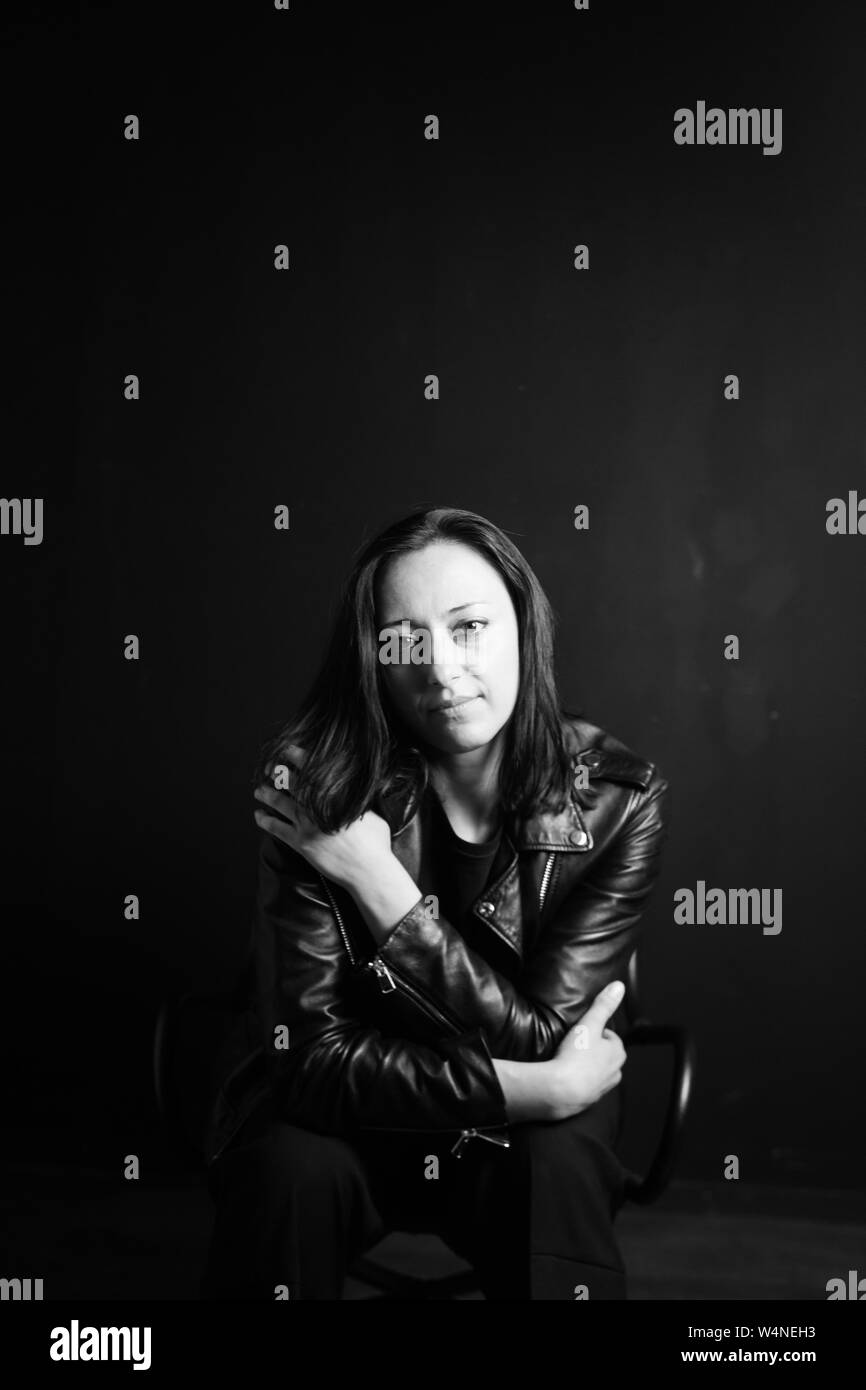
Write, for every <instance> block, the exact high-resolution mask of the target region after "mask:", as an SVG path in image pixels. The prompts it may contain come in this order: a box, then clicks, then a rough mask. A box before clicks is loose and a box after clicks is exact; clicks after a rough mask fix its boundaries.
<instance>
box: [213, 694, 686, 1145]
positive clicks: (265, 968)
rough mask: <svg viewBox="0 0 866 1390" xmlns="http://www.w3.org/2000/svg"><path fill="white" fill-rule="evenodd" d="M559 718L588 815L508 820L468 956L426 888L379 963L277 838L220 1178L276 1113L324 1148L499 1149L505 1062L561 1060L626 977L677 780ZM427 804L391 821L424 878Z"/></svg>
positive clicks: (223, 1129) (340, 908)
mask: <svg viewBox="0 0 866 1390" xmlns="http://www.w3.org/2000/svg"><path fill="white" fill-rule="evenodd" d="M563 722H564V728H565V735H566V739H567V744H568V748H569V751H570V752H571V754H572V758H573V765H574V767H575V769H577V767H578V766H579V765H580V764H581V763H582V764H584V765H585V766H586V767H587V769H588V772H589V779H590V783H589V785H590V792H589V797H590V798H592V800H593V804H592V805H591V806H586V807H584V806H581V805H580V804H579V802H578V799H577V796H576V795H575V794H574V792H573V793H572V798H571V801H570V804H569V806H568V807H567V808H566V809H565V810H564V811H562V812H561V813H559V814H540V815H535V816H533V817H531V818H530V819H527V820H523V821H522V822H520V823H516V824H514V823H512V826H511V829H510V831H507V832H506V835H505V836H504V837H503V850H502V851H501V854H504V860H503V859H502V858H500V860H499V861H497V862H498V863H499V864H500V866H501V872H496V866H494V873H493V876H492V878H491V881H490V882H489V884H488V886H487V888H486V889H485V891H484V893H483V895H482V897H481V899H480V900H479V901H478V902H476V903H475V905H474V907H473V908H472V920H473V922H477V923H478V926H477V928H476V931H475V937H474V941H475V947H474V948H473V947H470V946H469V945H468V944H467V942H466V941H465V940H464V938H463V936H461V934H460V933H458V931H457V930H456V929H455V928H454V927H453V926H452V925H451V923H449V922H448V921H447V920H446V919H445V918H444V917H442V916H441V915H439V916H438V918H437V917H435V916H433V915H431V911H430V904H429V902H428V901H426V900H425V898H424V897H423V896H421V895H420V892H419V901H418V903H417V904H416V905H415V906H414V907H413V908H412V909H411V910H410V911H409V912H408V913H407V914H406V916H405V917H404V918H403V919H402V920H401V921H400V922H399V923H398V924H397V925H396V927H395V928H394V930H393V931H392V932H391V934H390V935H389V936H388V938H387V940H386V941H385V942H384V943H383V944H381V945H380V946H379V947H378V950H377V949H376V945H375V942H374V940H373V938H372V936H371V934H370V933H369V931H368V929H367V926H366V924H365V923H364V921H363V918H362V917H361V915H360V913H359V912H358V910H357V907H356V906H355V904H354V902H353V900H352V898H351V897H350V895H349V894H348V893H347V892H345V891H344V890H342V889H340V888H339V887H337V886H336V885H335V884H332V883H329V882H327V881H326V880H325V879H324V878H323V877H322V876H321V875H320V874H319V873H318V872H317V871H316V870H315V869H313V868H312V867H311V865H309V864H308V862H307V861H306V860H305V859H303V857H302V856H301V855H299V854H298V853H297V852H296V851H294V850H292V849H290V848H289V847H288V846H287V845H285V844H284V843H282V842H281V841H279V840H277V839H275V838H274V837H273V836H271V835H269V834H267V833H263V835H262V843H261V850H260V859H259V892H258V904H257V913H256V920H255V926H254V928H253V939H252V957H253V961H254V966H255V971H254V973H255V980H254V984H253V986H252V988H251V991H250V998H249V1000H248V1003H247V1008H246V1011H245V1012H244V1014H243V1015H242V1016H241V1017H240V1018H239V1019H238V1021H237V1024H236V1026H235V1028H234V1029H233V1030H232V1032H231V1033H230V1035H229V1037H228V1040H227V1042H226V1044H225V1046H224V1048H223V1051H222V1054H221V1056H220V1058H219V1060H218V1064H217V1070H216V1076H215V1086H214V1099H213V1104H212V1106H211V1109H210V1113H209V1122H208V1130H207V1137H206V1159H207V1162H208V1163H212V1162H213V1161H214V1160H215V1159H216V1158H217V1157H218V1156H219V1155H220V1153H222V1151H223V1149H224V1148H225V1147H226V1145H227V1144H228V1143H229V1142H230V1140H231V1139H232V1137H233V1136H234V1135H235V1134H236V1133H237V1131H238V1129H239V1128H240V1126H241V1125H242V1124H243V1123H244V1122H245V1120H246V1119H247V1118H248V1117H249V1116H250V1115H251V1114H253V1113H254V1112H255V1111H256V1110H257V1109H258V1107H259V1106H260V1105H261V1104H262V1102H263V1100H264V1099H265V1098H266V1097H269V1098H270V1102H271V1104H272V1105H273V1106H274V1107H275V1112H276V1113H277V1114H278V1115H279V1116H280V1117H281V1118H284V1119H286V1120H289V1121H290V1122H292V1123H294V1124H298V1125H300V1126H303V1127H305V1128H308V1129H313V1130H318V1131H320V1132H323V1133H329V1134H340V1135H345V1136H351V1134H352V1133H353V1132H358V1131H364V1130H425V1131H426V1130H432V1131H443V1132H447V1131H453V1134H454V1137H455V1138H456V1139H457V1140H458V1144H459V1143H460V1142H465V1141H466V1140H467V1139H468V1138H470V1137H478V1138H490V1139H493V1140H494V1141H496V1142H502V1136H503V1135H507V1125H508V1120H507V1116H506V1112H505V1101H504V1096H503V1093H502V1088H501V1086H500V1084H499V1081H498V1079H497V1076H496V1072H495V1070H494V1067H493V1065H492V1061H491V1059H492V1058H493V1057H501V1058H509V1059H512V1060H515V1061H525V1062H531V1061H543V1060H545V1059H547V1058H549V1057H552V1056H553V1055H554V1054H555V1052H556V1049H557V1047H558V1045H559V1043H560V1041H561V1040H562V1038H563V1036H564V1034H565V1033H566V1032H567V1030H568V1029H569V1028H570V1027H571V1026H572V1025H573V1024H574V1023H576V1022H577V1021H578V1020H579V1019H580V1017H581V1015H582V1014H583V1013H584V1011H585V1010H586V1009H587V1008H588V1006H589V1004H590V1003H591V1002H592V1000H593V998H594V997H595V995H596V994H598V992H599V990H601V989H603V988H604V986H605V985H606V984H608V983H609V982H610V981H611V980H614V979H622V978H624V976H625V972H626V969H627V966H628V961H629V957H630V956H631V953H632V951H633V950H634V947H635V944H636V937H637V934H638V930H639V921H640V917H641V913H642V912H643V909H644V906H645V904H646V902H647V898H648V896H649V894H650V890H651V888H652V886H653V884H654V882H655V879H656V877H657V874H658V870H659V855H660V849H661V845H662V841H663V839H664V836H665V831H666V821H665V806H666V801H667V792H668V783H667V782H666V780H665V779H664V777H663V776H662V775H661V774H660V773H659V771H658V769H657V768H656V767H655V766H654V764H653V763H651V762H647V761H646V760H645V759H644V758H641V757H639V756H637V755H636V754H635V753H633V752H632V751H631V750H630V749H628V748H627V747H626V746H625V745H624V744H623V743H621V742H620V741H619V740H617V739H615V738H613V737H612V736H611V735H610V734H607V733H605V732H604V731H603V730H602V729H600V728H598V727H597V726H596V725H594V724H590V723H588V722H587V721H586V720H584V719H582V718H576V717H568V718H566V719H564V721H563ZM430 794H432V793H430V792H429V790H428V793H427V795H428V796H429V795H430ZM578 795H580V793H578ZM425 803H426V796H422V797H420V798H418V799H417V802H416V801H415V799H413V800H412V801H410V802H409V804H398V802H397V800H396V799H395V798H389V799H380V801H379V803H378V806H377V809H378V810H379V811H380V813H381V814H382V815H384V816H385V818H386V819H387V820H388V822H389V825H390V826H391V830H392V841H391V843H392V849H393V852H394V854H395V855H396V856H397V857H398V859H399V860H400V861H401V863H402V864H404V865H405V867H406V869H407V870H408V871H409V873H410V874H411V875H412V876H413V878H415V880H416V882H417V881H418V877H417V869H418V864H419V860H420V853H421V846H422V843H423V837H424V835H425V834H427V833H428V831H429V826H430V817H429V807H427V806H426V805H425ZM482 945H483V949H482ZM280 1025H284V1026H283V1027H282V1029H281V1028H280ZM286 1030H288V1036H287V1037H286ZM286 1042H287V1043H288V1046H285V1043H286Z"/></svg>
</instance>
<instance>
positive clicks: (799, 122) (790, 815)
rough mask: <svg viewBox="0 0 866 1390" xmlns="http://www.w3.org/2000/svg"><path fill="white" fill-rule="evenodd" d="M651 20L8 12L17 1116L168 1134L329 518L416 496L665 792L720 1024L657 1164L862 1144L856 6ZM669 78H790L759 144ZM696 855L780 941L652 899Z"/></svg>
mask: <svg viewBox="0 0 866 1390" xmlns="http://www.w3.org/2000/svg"><path fill="white" fill-rule="evenodd" d="M641 8H642V10H643V12H642V13H641V14H640V15H634V16H633V15H630V14H629V13H628V12H627V11H625V10H624V9H623V8H622V7H621V6H617V5H613V4H603V3H601V2H600V0H592V4H591V7H590V9H589V11H587V12H585V13H580V12H576V11H575V10H574V9H573V8H571V7H570V6H569V5H568V4H566V3H561V4H546V5H533V6H531V7H526V9H525V10H524V11H523V12H516V14H515V16H513V17H512V16H510V15H509V16H504V14H503V10H502V8H501V7H499V6H492V5H491V6H482V5H478V6H473V7H472V8H471V10H469V9H467V7H466V6H463V7H460V6H450V7H449V6H440V5H437V6H435V7H432V8H427V7H418V9H417V11H416V10H415V9H414V8H413V9H410V8H409V7H405V9H404V10H402V11H398V12H397V14H396V17H394V18H391V17H390V16H389V13H388V12H387V11H385V10H383V9H381V8H380V7H375V6H374V7H369V6H367V7H355V6H346V7H345V11H346V13H345V15H344V14H342V12H341V11H340V10H339V8H337V9H335V8H334V7H331V6H326V5H320V4H307V5H304V4H302V3H299V2H298V0H295V2H294V3H293V4H292V7H291V10H290V11H289V12H288V13H277V12H275V11H274V10H273V8H272V7H271V6H269V5H268V4H266V3H261V4H255V5H245V6H241V5H234V6H224V7H209V6H206V5H201V6H189V7H187V9H186V10H185V11H181V12H180V14H179V13H178V12H177V11H171V10H166V11H165V12H164V13H163V12H161V11H160V10H159V9H158V8H157V7H152V6H147V7H140V6H138V7H136V6H128V5H116V6H97V5H88V6H84V7H80V8H79V10H78V11H76V10H75V9H74V7H73V8H72V9H71V10H64V11H63V12H61V11H60V10H59V8H58V10H57V11H55V10H54V8H53V7H50V6H41V7H40V6H35V7H31V8H30V10H29V11H28V14H27V17H26V18H21V19H19V20H17V21H13V22H12V23H11V25H10V31H11V35H12V48H11V50H9V56H10V57H11V58H12V64H13V68H14V72H15V76H16V79H17V80H15V81H14V82H13V83H11V84H10V85H9V86H8V87H7V90H6V93H5V97H4V113H5V117H4V118H5V129H6V135H7V160H6V170H7V178H8V179H9V180H10V184H9V186H10V187H11V186H12V182H11V181H12V179H13V177H14V178H15V179H19V180H20V183H19V185H18V186H19V187H20V188H21V190H22V191H21V193H20V196H15V197H14V198H13V199H11V205H10V208H9V221H8V234H9V238H10V240H9V248H10V249H9V251H8V253H7V257H6V263H5V271H6V278H7V304H8V305H9V306H10V313H11V317H10V321H9V322H10V330H9V338H10V343H11V345H12V346H13V348H14V361H13V363H12V364H11V365H10V368H9V371H8V373H7V377H6V381H7V388H8V399H9V403H10V404H11V405H14V406H17V407H18V408H19V409H20V412H21V424H22V432H21V435H20V438H19V443H18V444H17V445H15V446H14V447H12V446H10V448H9V451H8V453H7V455H6V459H5V467H4V469H3V479H4V481H3V493H4V495H5V496H7V497H15V496H18V497H21V496H37V495H38V496H42V497H43V498H44V506H45V535H44V540H43V543H42V544H41V546H29V547H25V546H24V545H23V544H22V541H21V539H20V538H16V537H13V536H4V537H2V538H0V562H2V565H3V574H4V579H5V584H4V591H5V594H6V603H5V604H4V607H5V608H6V620H5V623H4V627H5V642H4V648H5V655H6V667H7V670H6V675H5V678H4V679H5V689H6V697H7V701H8V710H9V715H8V717H7V719H6V720H5V721H4V739H3V742H4V745H5V746H4V753H5V755H6V756H5V762H6V767H7V776H6V777H5V778H4V796H5V801H6V806H5V810H6V818H5V823H6V832H5V835H4V843H5V847H6V863H5V867H4V870H3V892H4V896H5V898H6V901H7V909H6V911H5V914H4V916H5V921H6V943H7V961H8V963H9V966H10V968H9V969H8V970H7V972H6V979H7V991H6V1007H5V1009H4V1043H3V1046H4V1056H5V1058H6V1062H7V1068H6V1077H7V1082H6V1089H7V1103H8V1105H9V1107H10V1111H9V1113H10V1115H11V1116H12V1118H13V1123H14V1124H15V1125H17V1127H18V1128H19V1129H20V1136H19V1140H18V1141H17V1142H18V1143H19V1145H20V1149H21V1151H22V1152H23V1151H25V1149H32V1150H34V1151H35V1152H41V1151H43V1150H50V1149H53V1150H59V1151H60V1152H62V1153H65V1154H70V1153H78V1154H84V1155H86V1156H87V1157H88V1158H89V1159H90V1160H91V1161H93V1162H96V1163H103V1162H107V1163H110V1164H114V1163H115V1162H117V1161H118V1160H117V1157H116V1155H117V1153H118V1152H120V1153H126V1152H136V1153H142V1152H145V1153H146V1152H147V1146H148V1144H149V1143H150V1142H152V1134H153V1129H154V1117H153V1112H152V1102H151V1096H150V1075H149V1051H148V1049H149V1028H150V1025H151V1023H152V1019H153V1014H154V1011H155V1008H156V1006H157V1004H158V1002H159V999H160V998H161V996H162V994H163V993H164V991H165V990H166V989H167V988H169V987H170V986H172V985H177V984H184V983H190V984H192V983H195V984H200V985H202V986H203V987H210V986H218V985H222V984H225V983H228V982H229V981H230V980H231V979H232V977H233V974H234V972H235V970H236V969H237V966H238V963H239V961H240V959H241V957H242V955H243V951H244V948H245V946H246V940H247V934H248V931H249V924H250V918H251V913H252V909H253V899H254V893H255V857H256V844H257V837H258V832H257V830H256V828H255V825H254V822H253V818H252V811H253V801H252V798H251V785H252V784H251V774H252V768H253V763H254V759H255V754H256V751H257V749H258V746H259V744H260V742H261V741H262V740H263V739H264V738H265V736H266V735H267V734H269V733H270V732H272V730H273V729H274V728H275V727H276V725H277V724H278V723H279V722H281V721H282V720H283V718H284V717H285V716H286V715H287V714H288V713H289V712H290V710H291V708H292V706H293V704H294V702H295V701H296V700H297V698H298V697H299V695H300V694H301V693H302V691H303V689H304V687H305V685H306V682H307V681H308V679H309V677H310V676H311V674H312V672H313V670H314V667H315V664H316V660H317V657H318V655H319V653H320V650H321V646H322V643H323V641H324V637H325V633H326V630H327V626H328V623H329V619H330V614H331V612H332V611H333V603H334V600H335V597H336V593H337V589H338V584H339V581H340V578H341V576H342V575H343V574H344V573H345V571H346V569H347V568H348V565H349V563H350V561H351V557H352V554H353V552H354V550H355V549H356V547H357V546H358V545H359V544H360V543H361V542H362V541H363V540H364V539H366V538H367V537H368V536H369V535H371V534H373V533H374V532H375V531H376V530H377V529H379V527H380V526H381V525H383V524H384V523H385V522H387V521H389V520H391V519H393V518H394V517H396V516H398V515H400V514H402V513H403V512H404V511H406V510H407V509H408V508H410V507H411V506H414V505H415V504H417V503H419V502H424V501H429V502H443V503H446V504H449V505H457V506H465V507H468V508H471V509H474V510H478V511H480V512H482V513H484V514H485V515H487V516H489V517H490V518H491V519H492V520H494V521H496V522H497V523H498V524H499V525H501V526H503V527H504V528H505V529H506V530H508V531H509V532H510V533H511V534H512V536H513V537H514V538H515V540H516V541H517V543H518V544H519V545H520V546H521V547H522V549H523V551H524V553H525V554H526V555H527V557H528V559H529V560H530V562H531V563H532V564H533V566H534V567H535V569H536V571H537V573H538V575H539V577H540V579H541V581H542V583H543V584H544V586H545V587H546V589H547V592H548V593H549V595H550V597H551V600H552V602H553V604H554V606H555V609H556V611H557V615H558V619H559V656H558V670H559V676H560V683H561V688H562V691H563V695H564V696H565V698H566V699H567V701H568V702H569V703H570V704H571V705H572V706H580V707H582V708H583V709H584V710H585V711H586V713H587V715H588V716H589V717H590V718H592V719H594V720H595V721H596V722H598V723H601V724H602V725H604V726H605V727H606V728H608V729H610V730H611V731H612V732H614V733H615V734H617V735H618V736H619V737H621V738H623V739H624V740H626V741H627V742H629V743H630V744H631V745H632V746H633V747H635V748H636V749H637V750H638V751H639V752H641V753H642V754H644V755H646V756H649V757H652V758H653V759H655V760H656V761H658V762H659V763H660V764H661V766H662V768H663V769H664V771H665V773H666V774H667V776H668V777H669V778H670V781H671V783H672V787H673V794H674V804H673V822H672V829H671V837H670V841H669V845H668V850H667V857H666V861H665V865H664V871H663V875H662V879H661V881H660V883H659V885H658V888H657V891H656V894H655V897H654V899H653V902H652V905H651V907H650V909H649V911H648V913H647V917H646V936H645V947H644V951H643V971H644V988H645V992H646V1004H647V1009H648V1012H650V1013H651V1015H652V1016H654V1017H658V1018H666V1019H675V1020H678V1021H681V1022H684V1023H687V1024H689V1025H690V1026H691V1027H692V1029H693V1030H694V1032H695V1036H696V1040H697V1044H698V1048H699V1059H700V1072H699V1082H700V1084H699V1087H698V1091H697V1094H696V1097H695V1102H694V1109H693V1118H692V1126H691V1130H690V1134H689V1143H688V1145H687V1148H686V1151H685V1153H684V1156H683V1161H682V1165H681V1172H682V1173H683V1175H684V1176H692V1177H702V1178H720V1177H721V1176H722V1173H723V1165H724V1156H725V1155H727V1154H732V1153H734V1154H737V1155H739V1157H740V1162H741V1176H742V1177H743V1178H750V1179H752V1180H761V1181H772V1182H778V1183H805V1184H814V1185H816V1186H834V1187H844V1186H853V1185H856V1184H858V1183H859V1182H860V1181H861V1178H862V1165H863V1146H862V1137H863V1136H862V1127H863V1122H862V1107H859V1106H858V1105H857V1103H856V1101H854V1103H853V1105H852V1098H853V1097H855V1096H856V1095H857V1094H858V1093H861V1092H862V1081H863V1033H862V1028H860V1026H859V1024H858V1015H859V1012H860V1009H859V1005H860V1001H861V997H862V988H863V959H864V950H863V934H864V922H863V913H862V908H861V906H860V899H859V898H858V896H857V893H858V882H859V879H860V874H861V872H862V852H861V842H862V834H863V813H862V804H863V797H862V785H863V784H862V776H863V738H862V728H863V715H864V710H863V655H862V651H863V642H862V632H863V617H862V615H863V597H864V588H863V582H862V572H863V564H864V555H866V538H864V537H861V536H841V537H831V536H829V535H828V534H827V531H826V529H825V519H826V514H825V507H826V503H827V500H828V499H829V498H830V497H834V496H842V497H845V496H847V493H848V490H849V489H857V488H860V490H861V493H862V492H863V491H866V473H864V467H863V458H864V454H863V448H864V438H866V436H864V425H866V410H864V390H863V382H864V377H866V348H864V328H863V325H864V323H866V296H864V277H863V246H864V233H866V176H864V167H866V166H864V134H866V129H864V126H866V122H864V115H863V105H862V83H861V77H862V70H863V58H864V43H863V39H864V22H863V19H862V18H861V16H860V13H859V7H857V6H855V5H853V4H851V5H849V6H843V5H837V6H835V7H829V9H828V7H820V8H818V7H813V6H803V7H802V12H801V13H800V14H798V13H796V12H792V11H791V9H790V8H789V7H782V6H767V7H765V10H764V11H761V10H760V8H759V7H756V6H755V5H754V4H750V5H737V4H729V5H726V6H723V7H722V6H718V5H713V6H710V5H694V4H692V5H689V6H672V5H654V6H647V7H641ZM181 16H182V18H181ZM698 100H706V101H707V103H708V104H709V105H713V104H717V105H719V106H722V107H725V108H727V107H734V106H757V107H767V108H774V107H781V108H782V109H783V112H784V118H783V119H784V124H783V148H782V151H781V153H780V154H779V155H777V156H764V155H762V153H761V150H760V148H750V147H745V148H709V147H705V148H682V147H679V146H677V145H675V143H674V141H673V138H672V132H673V112H674V110H675V109H676V108H678V107H682V106H691V107H694V106H695V104H696V102H697V101H698ZM129 113H136V114H138V115H139V117H140V121H141V138H140V140H139V141H137V142H132V141H127V140H125V139H124V138H123V118H124V117H125V116H126V115H127V114H129ZM431 113H433V114H436V115H437V116H438V117H439V119H440V122H441V132H440V139H439V140H438V141H428V140H425V139H424V138H423V129H424V118H425V117H426V116H427V115H428V114H431ZM277 243H286V244H288V246H289V248H290V269H289V270H288V271H284V272H278V271H277V270H275V269H274V265H273V248H274V246H275V245H276V244H277ZM578 243H586V244H587V245H588V246H589V252H590V268H589V270H588V271H584V272H579V271H576V270H575V269H574V267H573V263H572V262H573V249H572V248H573V247H574V246H575V245H576V244H578ZM131 372H134V373H136V374H138V375H139V376H140V379H141V399H140V401H137V402H128V401H126V400H124V398H123V382H124V378H125V376H126V375H127V373H131ZM429 373H436V374H437V375H438V376H439V379H440V385H441V398H440V399H439V400H438V401H435V402H431V401H427V400H425V399H424V393H423V386H424V378H425V377H426V376H427V375H428V374H429ZM728 373H736V374H737V375H738V377H739V380H740V391H741V396H740V399H739V400H738V401H727V400H725V399H724V395H723V379H724V377H725V376H726V375H727V374H728ZM280 503H284V504H286V505H287V506H289V507H290V515H291V524H290V529H289V530H288V531H287V532H278V531H275V530H274V528H273V523H272V517H273V508H274V507H275V506H276V505H278V504H280ZM578 503H585V504H587V505H588V506H589V508H590V528H589V530H588V531H577V530H575V528H574V525H573V513H574V508H575V506H576V505H577V504H578ZM129 633H136V634H138V635H139V637H140V639H141V660H140V661H139V662H137V663H133V662H128V661H125V660H124V659H123V639H124V638H125V636H126V635H127V634H129ZM729 633H736V634H738V636H739V638H740V642H741V655H740V659H739V661H738V662H731V661H726V660H725V659H724V658H723V643H724V638H725V636H726V635H727V634H729ZM698 879H703V880H705V881H706V883H707V884H708V886H709V885H712V886H721V887H725V888H727V887H735V886H736V887H747V888H748V887H767V888H771V887H780V888H782V889H783V895H784V918H783V929H782V931H781V933H780V934H779V935H777V936H769V935H764V934H763V933H762V932H761V929H760V927H759V926H739V927H737V926H679V925H677V924H675V923H674V921H673V893H674V891H675V890H676V889H677V888H679V887H691V888H694V886H695V883H696V881H697V880H698ZM127 893H136V894H138V895H140V899H141V912H142V915H141V919H140V921H133V922H128V921H126V920H125V918H124V915H123V899H124V896H125V895H126V894H127Z"/></svg>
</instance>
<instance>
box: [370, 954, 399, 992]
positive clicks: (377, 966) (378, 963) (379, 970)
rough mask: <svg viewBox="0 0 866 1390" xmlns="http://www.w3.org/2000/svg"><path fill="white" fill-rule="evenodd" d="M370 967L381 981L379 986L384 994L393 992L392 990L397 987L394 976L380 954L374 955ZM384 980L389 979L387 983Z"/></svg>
mask: <svg viewBox="0 0 866 1390" xmlns="http://www.w3.org/2000/svg"><path fill="white" fill-rule="evenodd" d="M370 969H371V970H373V971H375V973H376V978H377V980H378V981H379V988H380V990H381V991H382V993H383V994H391V993H392V991H393V990H395V989H396V988H397V986H396V984H395V983H394V976H393V975H392V974H391V971H390V970H389V969H388V967H387V965H386V964H385V962H384V961H383V960H380V959H379V957H378V956H374V957H373V959H372V960H371V961H370ZM384 980H387V981H388V983H387V985H386V984H384V983H383V981H384Z"/></svg>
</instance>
